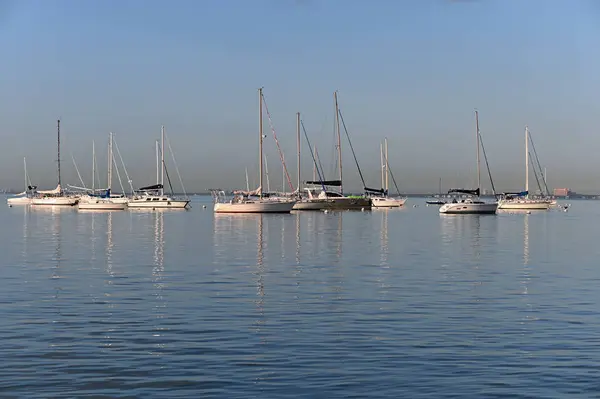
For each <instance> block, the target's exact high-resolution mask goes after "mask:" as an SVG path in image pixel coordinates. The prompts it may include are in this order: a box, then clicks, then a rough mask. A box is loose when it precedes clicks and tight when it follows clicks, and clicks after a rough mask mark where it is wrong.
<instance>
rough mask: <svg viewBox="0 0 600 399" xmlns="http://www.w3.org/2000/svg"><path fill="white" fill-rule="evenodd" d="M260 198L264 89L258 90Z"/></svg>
mask: <svg viewBox="0 0 600 399" xmlns="http://www.w3.org/2000/svg"><path fill="white" fill-rule="evenodd" d="M258 135H259V136H258V137H259V140H258V159H259V167H258V187H259V192H258V196H259V197H260V198H262V194H263V189H262V185H263V112H262V87H261V88H260V89H258Z"/></svg>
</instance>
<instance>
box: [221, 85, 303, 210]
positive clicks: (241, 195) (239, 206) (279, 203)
mask: <svg viewBox="0 0 600 399" xmlns="http://www.w3.org/2000/svg"><path fill="white" fill-rule="evenodd" d="M258 96H259V98H258V102H259V154H258V158H259V172H258V173H259V183H258V185H259V187H258V189H257V190H256V191H255V192H238V193H237V194H236V195H235V196H234V197H233V199H231V200H229V201H228V200H227V199H226V197H225V194H224V192H223V191H220V192H218V193H216V194H215V193H213V195H214V200H215V204H214V211H215V213H290V211H291V210H292V208H293V207H294V204H295V203H296V201H295V200H292V199H288V198H282V197H276V198H263V189H262V187H263V161H264V157H263V138H264V135H263V109H262V106H263V94H262V88H260V89H258ZM253 195H256V196H257V197H258V198H257V199H253V198H250V197H251V196H253Z"/></svg>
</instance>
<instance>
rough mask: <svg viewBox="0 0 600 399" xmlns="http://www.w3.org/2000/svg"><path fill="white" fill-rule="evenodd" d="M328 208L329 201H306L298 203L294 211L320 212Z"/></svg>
mask: <svg viewBox="0 0 600 399" xmlns="http://www.w3.org/2000/svg"><path fill="white" fill-rule="evenodd" d="M326 207H327V200H323V199H304V200H301V201H298V202H296V204H295V205H294V208H293V210H295V211H320V210H322V209H325V208H326Z"/></svg>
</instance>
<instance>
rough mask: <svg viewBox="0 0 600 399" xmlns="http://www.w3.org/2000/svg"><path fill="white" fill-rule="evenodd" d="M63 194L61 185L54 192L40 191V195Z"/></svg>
mask: <svg viewBox="0 0 600 399" xmlns="http://www.w3.org/2000/svg"><path fill="white" fill-rule="evenodd" d="M61 192H62V189H61V188H60V184H59V185H58V186H56V188H55V189H54V190H40V191H38V193H40V194H48V195H58V194H60V193H61Z"/></svg>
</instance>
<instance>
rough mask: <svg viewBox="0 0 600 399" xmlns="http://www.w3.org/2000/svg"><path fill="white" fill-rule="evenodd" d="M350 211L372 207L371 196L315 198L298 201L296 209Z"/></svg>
mask: <svg viewBox="0 0 600 399" xmlns="http://www.w3.org/2000/svg"><path fill="white" fill-rule="evenodd" d="M325 209H327V210H335V211H348V210H363V209H371V200H370V199H369V198H353V197H339V198H314V199H306V200H303V201H300V202H296V205H294V210H298V211H322V210H325Z"/></svg>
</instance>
